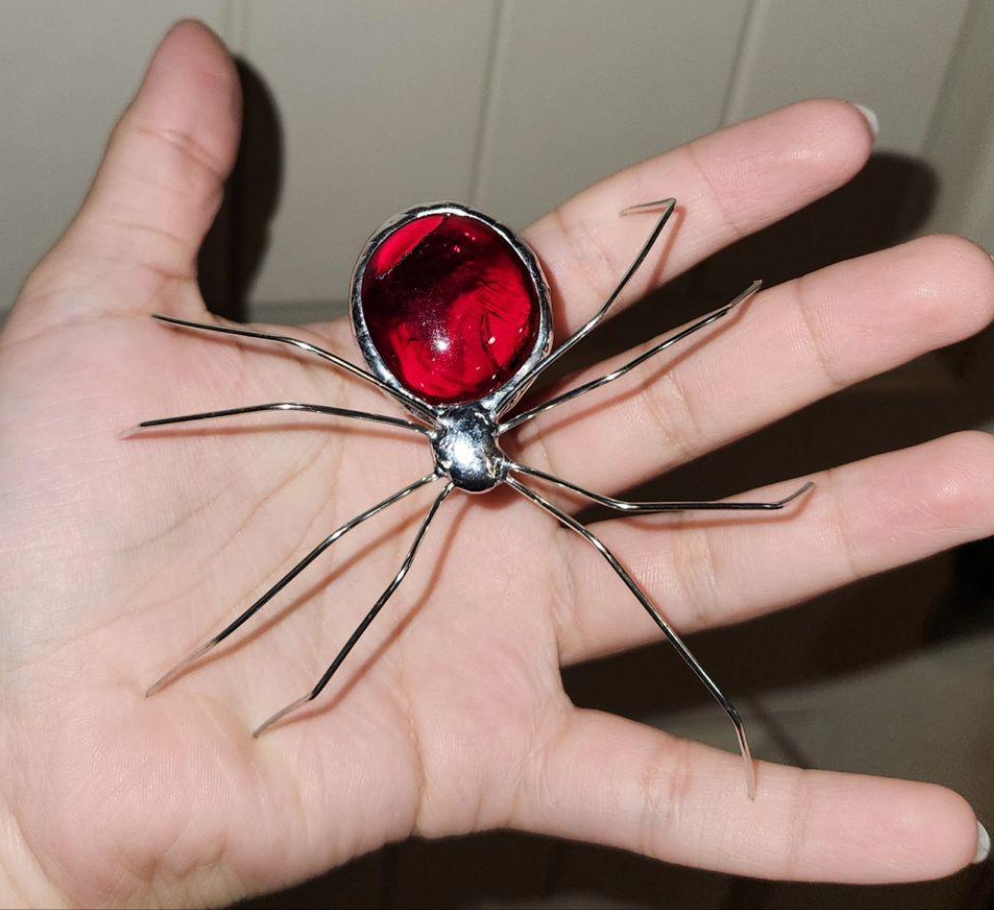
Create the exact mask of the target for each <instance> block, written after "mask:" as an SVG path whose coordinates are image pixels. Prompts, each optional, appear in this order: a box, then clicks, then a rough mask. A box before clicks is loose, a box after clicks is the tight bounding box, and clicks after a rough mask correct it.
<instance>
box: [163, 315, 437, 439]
mask: <svg viewBox="0 0 994 910" xmlns="http://www.w3.org/2000/svg"><path fill="white" fill-rule="evenodd" d="M152 318H153V319H157V320H158V321H159V322H164V323H166V324H167V325H170V326H176V327H178V328H183V329H196V330H197V331H199V332H217V333H219V334H221V335H236V336H238V337H240V338H257V339H259V340H261V341H272V342H275V343H277V344H286V345H290V346H291V347H295V348H299V349H300V350H302V351H307V353H309V354H314V355H315V356H316V357H320V358H321V359H322V360H327V361H328V362H329V363H333V364H335V366H338V367H341V368H342V369H343V370H346V371H348V372H349V373H351V374H352V375H353V376H358V377H359V378H360V379H364V380H365V381H366V382H368V383H371V384H372V385H375V386H376V387H377V388H378V389H380V390H381V391H383V392H386V393H387V394H388V395H389V396H390V397H391V398H394V399H396V400H397V401H400V402H402V403H403V404H405V405H407V406H408V407H409V408H412V409H413V410H415V411H417V413H418V414H420V415H421V416H422V417H423V418H424V419H425V420H427V421H428V422H429V423H434V421H435V412H434V411H433V410H432V409H431V408H430V407H428V406H427V405H426V404H424V403H423V402H421V401H418V399H417V398H415V397H414V396H413V395H410V394H408V393H407V392H404V391H403V390H401V389H394V388H392V387H391V386H389V385H387V384H386V383H385V382H383V381H382V380H380V379H377V377H375V376H374V375H373V374H372V373H369V372H367V371H366V370H364V369H363V368H362V367H359V366H356V365H355V364H354V363H352V362H350V361H348V360H345V359H344V358H343V357H339V356H338V355H337V354H332V353H331V351H326V350H325V349H324V348H321V347H318V346H317V345H316V344H311V343H310V342H309V341H301V340H300V339H299V338H291V337H290V336H288V335H273V334H270V333H268V332H253V331H251V330H249V329H239V328H234V327H232V326H222V325H208V324H206V323H202V322H190V321H189V320H187V319H177V318H176V317H174V316H164V315H162V314H161V313H153V314H152Z"/></svg>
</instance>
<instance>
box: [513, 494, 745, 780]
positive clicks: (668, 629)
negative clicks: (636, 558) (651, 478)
mask: <svg viewBox="0 0 994 910" xmlns="http://www.w3.org/2000/svg"><path fill="white" fill-rule="evenodd" d="M506 483H507V484H508V485H509V486H511V487H513V488H514V489H515V490H516V491H517V492H518V493H520V494H521V495H522V496H524V497H525V498H526V499H530V500H531V501H532V502H534V503H536V504H537V505H539V506H541V507H542V508H543V509H545V511H546V512H548V513H549V514H550V515H552V516H554V517H555V518H557V519H558V520H559V521H560V522H561V523H562V524H564V525H565V526H566V527H567V528H569V529H570V530H572V531H575V532H576V533H577V534H579V535H580V536H581V537H583V538H584V539H585V540H586V541H587V542H588V543H589V544H591V545H592V546H593V547H594V548H596V549H597V550H598V552H599V553H600V554H601V556H603V557H604V558H605V559H606V560H607V562H608V564H609V565H610V566H611V568H612V569H614V571H615V572H616V573H617V574H618V576H619V577H620V578H621V580H622V581H623V582H624V583H625V585H626V586H627V587H628V590H629V591H631V592H632V594H634V595H635V597H636V599H637V600H638V602H639V603H640V604H642V607H643V608H644V609H645V611H646V612H647V613H648V614H649V616H651V617H652V620H653V622H655V623H656V625H657V626H659V628H660V629H661V630H662V631H663V634H664V635H665V636H666V637H667V638H668V639H669V640H670V644H672V645H673V647H674V648H676V650H677V653H678V654H679V655H680V656H681V657H682V658H683V659H684V661H685V662H686V663H687V665H688V666H689V667H690V669H691V670H693V671H694V673H695V674H696V676H697V678H698V679H699V680H700V681H701V682H702V683H704V686H705V688H706V689H707V690H708V692H710V693H711V695H712V696H713V697H714V699H715V701H717V702H718V704H719V705H721V707H722V709H723V710H724V712H725V713H726V714H727V715H728V718H729V720H731V722H732V725H733V726H734V727H735V735H736V737H737V738H738V742H739V750H740V751H741V753H742V760H743V762H744V763H745V774H746V791H747V793H748V794H749V799H755V798H756V769H755V767H754V765H753V760H752V752H751V751H750V750H749V740H748V739H747V738H746V731H745V724H744V723H743V722H742V718H741V716H740V715H739V712H738V711H737V710H736V709H735V706H734V705H733V704H732V703H731V702H730V701H729V700H728V699H727V698H726V697H725V694H724V693H723V692H722V691H721V689H719V688H718V685H717V683H715V681H714V680H713V679H711V677H710V676H709V675H708V673H707V671H706V670H705V669H704V667H702V666H701V665H700V663H699V662H698V660H697V658H696V657H694V655H693V653H691V651H690V649H689V648H688V647H687V646H686V645H685V644H684V643H683V639H681V638H680V636H679V635H678V634H677V633H676V632H675V631H674V630H673V627H672V626H670V624H669V623H668V622H667V621H666V620H665V619H664V618H663V617H662V615H661V614H660V613H659V611H658V610H657V609H656V608H655V607H654V606H653V604H652V601H650V600H649V598H648V597H647V596H646V595H645V594H644V593H643V592H642V589H641V588H640V587H639V586H638V584H636V582H635V581H634V579H633V578H632V577H631V575H629V574H628V572H626V571H625V568H624V566H622V565H621V563H620V562H618V560H617V558H616V557H615V555H614V554H613V553H612V552H611V551H610V550H609V549H608V548H607V547H606V546H605V545H604V544H603V543H601V541H600V538H598V537H597V536H596V535H594V534H593V532H591V531H590V530H588V529H587V528H585V527H584V526H583V525H582V524H580V522H578V521H577V520H576V519H575V518H573V517H571V516H570V515H567V514H566V513H565V512H563V511H561V510H560V509H557V508H556V507H555V506H554V505H553V504H552V503H551V502H549V501H548V500H547V499H545V498H544V497H542V496H540V495H539V494H538V493H536V492H535V491H534V490H532V489H531V488H530V487H526V486H525V485H524V484H522V483H520V482H519V481H517V480H515V479H514V478H513V477H508V478H507V480H506Z"/></svg>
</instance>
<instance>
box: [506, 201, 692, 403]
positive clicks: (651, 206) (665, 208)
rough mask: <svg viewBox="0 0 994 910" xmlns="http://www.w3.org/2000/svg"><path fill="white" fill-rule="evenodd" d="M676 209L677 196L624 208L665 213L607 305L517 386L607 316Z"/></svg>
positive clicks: (532, 378)
mask: <svg viewBox="0 0 994 910" xmlns="http://www.w3.org/2000/svg"><path fill="white" fill-rule="evenodd" d="M675 208H676V199H661V200H659V201H658V202H646V203H643V204H641V205H633V206H630V207H629V208H627V209H624V210H623V211H622V212H621V214H622V215H632V214H637V213H641V212H652V211H658V210H660V209H661V210H662V214H661V215H660V216H659V219H658V220H657V221H656V224H655V227H653V229H652V232H651V233H650V234H649V236H648V238H647V239H646V241H645V243H643V244H642V248H641V249H640V250H639V252H638V255H637V256H636V257H635V259H634V260H633V261H632V264H631V265H630V266H629V267H628V270H627V271H626V272H625V274H624V275H623V276H622V278H621V281H619V282H618V284H617V286H616V287H615V289H614V290H613V291H612V292H611V293H610V295H609V296H608V298H607V300H606V301H605V302H604V305H603V306H602V307H601V308H600V309H599V310H598V311H597V312H596V313H594V315H593V316H591V317H590V319H588V320H587V321H586V323H584V324H583V325H582V326H581V327H580V328H578V329H577V330H576V331H575V332H574V333H573V334H572V335H570V337H569V338H567V339H566V340H565V341H564V342H563V343H562V344H561V345H559V347H558V348H556V349H555V350H554V351H552V352H551V353H549V354H548V355H547V356H546V357H545V358H544V359H542V360H541V361H539V362H538V363H537V364H535V366H534V367H532V369H531V370H529V371H528V373H526V374H525V376H524V377H523V378H522V379H521V380H520V383H518V384H516V387H518V388H520V387H523V386H527V385H529V384H531V383H532V382H534V381H535V379H537V378H538V376H539V375H540V374H541V373H542V372H543V371H544V370H546V369H548V368H549V367H550V366H552V364H554V363H555V362H556V361H557V360H559V358H560V357H562V356H563V355H564V354H565V353H566V352H567V351H569V350H571V349H572V348H574V347H575V346H576V345H577V344H579V343H580V342H581V341H582V340H583V339H584V338H586V337H587V336H588V335H589V334H590V333H591V332H592V331H593V330H594V329H596V328H597V326H599V325H600V324H601V323H602V322H603V321H604V318H605V317H606V316H607V314H608V311H609V310H610V309H611V307H613V306H614V304H615V301H617V299H618V297H619V296H621V292H622V291H623V290H624V289H625V288H626V287H627V286H628V282H629V281H631V280H632V277H633V276H634V275H635V273H636V272H637V271H638V270H639V266H641V265H642V263H643V262H645V258H646V256H648V255H649V251H650V250H651V249H652V247H653V246H654V245H655V243H656V241H657V240H658V239H659V235H660V234H661V233H662V232H663V228H664V227H665V226H666V222H667V221H669V220H670V218H671V217H672V215H673V210H674V209H675Z"/></svg>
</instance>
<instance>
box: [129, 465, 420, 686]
mask: <svg viewBox="0 0 994 910" xmlns="http://www.w3.org/2000/svg"><path fill="white" fill-rule="evenodd" d="M438 476H439V475H438V474H436V473H434V472H432V473H431V474H427V475H425V476H424V477H422V478H421V479H420V480H416V481H414V483H412V484H408V486H406V487H404V488H403V489H402V490H398V491H397V492H396V493H393V494H392V495H390V496H388V497H387V498H386V499H384V500H383V501H382V502H378V503H377V504H376V505H375V506H372V507H371V508H369V509H366V511H365V512H362V513H360V514H359V515H356V516H355V518H352V519H351V520H349V521H347V522H346V523H345V524H343V525H342V526H341V527H340V528H338V529H337V530H335V531H333V532H332V533H331V534H329V535H328V536H327V537H326V538H325V539H324V540H322V541H321V543H319V544H318V545H317V546H316V547H315V548H314V549H313V550H311V552H310V553H308V554H307V555H306V556H305V557H304V558H303V559H302V560H300V562H298V563H297V564H296V565H295V566H294V567H293V568H292V569H290V571H289V572H287V573H286V574H285V575H284V576H283V577H282V578H281V579H280V580H279V581H277V582H276V584H274V585H273V586H272V587H271V588H270V589H269V590H268V591H266V593H265V594H263V595H262V596H261V597H260V598H259V599H258V600H256V601H255V603H253V604H252V606H250V607H249V608H248V609H247V610H245V612H244V613H242V614H241V615H240V616H238V617H237V618H236V619H234V620H233V621H232V622H231V623H229V624H228V625H227V626H226V627H225V628H224V629H223V630H222V631H221V632H219V633H218V634H217V635H215V636H214V637H213V638H211V639H210V640H209V641H206V642H205V643H204V644H202V645H201V646H200V647H198V648H197V649H196V650H195V651H193V653H191V654H190V655H189V656H187V657H184V658H183V660H181V661H180V662H179V663H178V664H176V665H175V666H174V667H173V668H172V669H171V670H169V671H168V672H167V673H165V674H163V675H162V676H161V677H159V679H158V680H156V681H155V682H154V683H152V685H151V686H149V688H148V691H147V692H146V693H145V696H146V698H148V697H151V696H152V695H155V693H156V692H158V691H159V690H160V689H164V688H165V687H166V686H168V685H169V683H171V682H172V681H173V680H174V679H176V677H178V676H179V675H180V674H181V673H183V672H184V671H185V670H186V669H187V668H188V667H189V666H190V665H191V664H193V663H195V662H196V661H198V660H199V659H200V658H201V657H203V656H204V655H205V654H206V653H207V652H208V651H210V650H212V649H213V648H215V647H216V646H217V645H219V644H220V643H221V642H222V641H224V640H225V639H226V638H227V637H228V636H229V635H231V634H232V633H234V632H236V631H237V630H238V629H239V628H241V627H242V626H243V625H244V624H245V623H246V622H248V620H250V619H251V618H252V617H253V616H255V614H256V613H258V612H259V611H260V610H261V609H262V608H263V607H264V606H265V605H266V604H267V603H269V601H271V600H272V599H273V598H274V597H275V596H276V595H277V594H279V593H280V591H282V590H283V589H284V588H285V587H286V586H287V585H288V584H289V583H290V582H291V581H293V580H294V579H295V578H296V577H297V576H298V575H299V574H300V573H301V572H303V571H304V569H306V568H307V567H308V566H309V565H310V564H311V563H312V562H314V560H315V559H317V558H318V557H319V556H320V555H321V554H322V553H323V552H324V551H325V550H327V549H328V547H330V546H331V545H332V544H333V543H334V542H335V541H336V540H338V539H339V538H340V537H344V536H345V535H346V534H347V533H348V532H349V531H351V530H352V529H353V528H355V527H358V526H359V525H361V524H362V523H363V522H364V521H366V519H368V518H372V517H373V516H374V515H376V514H377V513H379V512H382V511H383V510H384V509H386V508H388V507H389V506H392V505H393V504H394V503H395V502H400V500H402V499H404V498H405V497H407V496H409V495H410V494H411V493H413V492H414V491H415V490H417V489H420V488H421V487H423V486H424V485H425V484H428V483H431V482H432V481H434V480H437V479H438Z"/></svg>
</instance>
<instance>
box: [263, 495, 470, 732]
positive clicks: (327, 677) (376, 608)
mask: <svg viewBox="0 0 994 910" xmlns="http://www.w3.org/2000/svg"><path fill="white" fill-rule="evenodd" d="M453 486H454V484H453V483H452V482H451V481H449V483H447V484H446V485H445V489H443V490H442V492H441V493H439V494H438V498H437V499H436V500H435V502H434V503H432V506H431V508H430V509H429V510H428V514H427V515H426V516H425V518H424V521H422V522H421V527H420V528H418V533H417V535H416V536H415V538H414V542H413V543H412V544H411V548H410V549H409V550H408V551H407V556H405V557H404V562H403V564H402V565H401V567H400V570H399V571H398V572H397V574H396V575H395V576H394V577H393V581H391V582H390V584H389V585H387V587H386V590H385V591H384V592H383V593H382V594H381V595H380V597H379V599H378V600H377V601H376V603H375V604H374V605H373V609H371V610H370V611H369V612H368V613H367V614H366V616H365V618H364V619H363V621H362V622H361V623H359V626H358V628H357V629H356V630H355V632H353V633H352V636H351V637H350V638H349V640H348V641H347V642H346V643H345V647H343V648H342V650H341V651H339V652H338V656H337V657H336V658H335V659H334V660H333V661H332V663H331V666H330V667H328V669H327V670H326V671H325V673H324V676H322V677H321V679H319V680H318V683H317V685H316V686H315V687H314V688H313V689H311V691H310V692H308V693H307V694H306V695H305V696H303V698H298V699H297V700H296V701H294V702H291V703H290V704H289V705H287V706H286V707H285V708H281V709H280V710H279V711H277V712H276V713H275V714H274V715H273V716H272V717H270V718H269V719H268V720H266V721H265V722H263V723H262V724H260V725H259V727H258V729H256V731H255V732H254V733H253V734H252V735H253V736H254V737H256V738H258V737H260V736H262V734H263V733H265V732H266V731H267V730H268V729H269V728H270V727H272V726H273V725H274V724H276V723H279V721H281V720H282V719H283V718H284V717H286V716H287V715H288V714H290V713H292V712H293V711H296V710H297V709H298V708H300V707H303V706H304V705H306V704H307V703H308V702H309V701H314V699H315V698H317V697H318V696H319V695H320V694H321V692H322V691H323V690H324V687H325V686H327V685H328V683H329V682H331V678H332V677H333V676H334V675H335V674H336V673H337V672H338V668H339V667H340V666H341V665H342V664H343V663H344V662H345V658H346V657H348V656H349V653H350V652H351V651H352V649H353V648H354V647H355V646H356V644H357V643H358V641H359V639H360V638H362V636H363V633H364V632H365V631H366V629H368V628H369V626H370V624H371V623H372V622H373V620H374V619H376V617H377V615H378V614H379V612H380V610H382V609H383V607H384V606H386V603H387V601H388V600H389V599H390V598H391V597H392V596H393V593H394V591H396V590H397V588H399V587H400V583H401V582H402V581H403V580H404V576H405V575H407V571H408V569H410V568H411V564H412V563H413V562H414V557H415V556H416V555H417V553H418V549H419V548H420V546H421V541H422V540H424V537H425V534H426V533H427V531H428V526H429V525H430V524H431V523H432V520H433V519H434V517H435V514H436V513H437V512H438V510H439V507H440V506H441V505H442V503H443V502H445V500H446V499H447V498H448V495H449V493H451V492H452V489H453Z"/></svg>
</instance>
